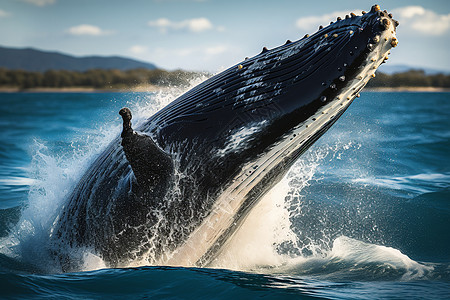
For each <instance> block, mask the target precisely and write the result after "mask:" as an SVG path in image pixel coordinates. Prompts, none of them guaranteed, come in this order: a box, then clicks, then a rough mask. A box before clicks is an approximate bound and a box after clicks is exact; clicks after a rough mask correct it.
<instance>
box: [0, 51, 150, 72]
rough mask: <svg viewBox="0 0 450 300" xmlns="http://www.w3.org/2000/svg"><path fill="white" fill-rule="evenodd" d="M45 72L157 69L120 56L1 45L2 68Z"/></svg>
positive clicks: (0, 59)
mask: <svg viewBox="0 0 450 300" xmlns="http://www.w3.org/2000/svg"><path fill="white" fill-rule="evenodd" d="M2 67H3V68H7V69H11V70H19V69H20V70H25V71H36V72H45V71H48V70H68V71H80V72H84V71H87V70H90V69H118V70H122V71H126V70H131V69H138V68H144V69H150V70H152V69H156V66H155V65H154V64H151V63H146V62H141V61H137V60H134V59H130V58H124V57H119V56H108V57H102V56H84V57H75V56H71V55H67V54H62V53H58V52H46V51H41V50H36V49H33V48H25V49H16V48H5V47H0V68H2Z"/></svg>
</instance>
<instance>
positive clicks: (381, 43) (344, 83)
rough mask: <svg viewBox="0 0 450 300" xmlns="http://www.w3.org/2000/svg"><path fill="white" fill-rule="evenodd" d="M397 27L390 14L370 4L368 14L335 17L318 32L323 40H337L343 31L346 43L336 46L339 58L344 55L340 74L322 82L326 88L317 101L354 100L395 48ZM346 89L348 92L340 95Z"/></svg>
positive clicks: (396, 22)
mask: <svg viewBox="0 0 450 300" xmlns="http://www.w3.org/2000/svg"><path fill="white" fill-rule="evenodd" d="M398 25H399V22H398V21H396V20H395V19H393V16H392V14H390V13H388V12H387V11H381V8H380V7H379V5H373V6H372V8H371V10H370V11H369V12H368V13H366V12H364V11H363V12H362V13H361V15H360V16H356V15H355V14H354V13H351V14H350V16H349V15H347V16H345V18H343V19H341V18H339V17H338V19H337V21H336V22H332V24H330V26H328V27H326V28H323V29H321V30H319V31H318V32H317V33H316V34H315V35H317V34H323V36H324V37H325V36H327V37H326V39H332V38H336V39H337V38H338V35H339V34H341V32H342V31H347V35H348V40H347V42H346V43H343V44H342V46H339V45H336V48H337V49H339V50H340V55H342V56H347V58H346V61H345V62H343V64H342V66H341V67H338V69H339V70H341V69H342V70H341V73H342V75H339V76H338V74H336V75H335V77H334V78H328V82H325V84H326V86H328V88H327V89H325V90H323V92H322V94H321V95H320V96H319V97H318V98H319V99H322V102H324V101H323V100H324V98H326V99H338V100H339V98H342V97H345V98H347V100H353V99H354V98H355V97H357V96H359V92H360V90H361V89H362V88H363V87H364V86H365V85H366V84H367V82H368V81H369V80H370V79H371V78H373V77H375V71H376V70H377V68H378V67H379V66H380V65H381V64H382V63H384V62H385V61H386V60H387V59H388V55H389V54H390V49H391V48H393V47H396V46H397V45H398V39H397V37H396V28H397V26H398ZM315 35H313V36H315ZM337 43H338V42H336V44H337ZM332 51H334V50H332ZM348 89H350V90H351V91H350V92H347V93H345V95H340V94H342V93H343V92H344V91H346V90H348ZM325 102H326V101H325Z"/></svg>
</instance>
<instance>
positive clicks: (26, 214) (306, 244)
mask: <svg viewBox="0 0 450 300" xmlns="http://www.w3.org/2000/svg"><path fill="white" fill-rule="evenodd" d="M204 79H205V78H199V79H196V80H195V81H194V82H192V86H195V85H197V84H198V83H199V82H200V81H202V80H204ZM189 88H190V87H189ZM182 92H183V90H180V89H171V90H169V91H164V92H159V93H157V94H143V95H142V94H141V95H135V99H133V100H132V101H131V102H129V103H128V105H129V106H130V107H131V109H132V110H133V111H134V119H133V123H134V126H136V127H138V126H139V124H141V123H142V122H143V121H145V120H146V119H147V118H148V117H149V116H151V115H153V114H154V113H155V112H156V111H158V110H159V109H161V108H162V107H164V106H166V105H167V104H168V103H170V102H171V101H172V100H173V99H175V98H176V95H178V94H180V93H182ZM117 121H118V119H116V120H113V121H112V122H110V123H105V124H104V125H103V126H100V128H99V129H98V130H96V132H95V134H92V135H89V136H88V137H86V136H82V137H79V139H87V140H89V142H88V143H86V145H88V146H80V145H79V143H77V140H74V142H73V143H72V144H71V145H70V146H69V149H68V152H70V153H69V154H54V153H52V149H49V148H48V147H47V146H46V144H45V143H44V142H42V141H35V143H34V150H33V153H34V155H33V158H32V163H31V167H30V177H31V178H32V179H33V180H32V181H30V192H29V196H28V203H27V206H26V207H25V208H24V209H23V211H22V216H21V219H20V221H19V222H18V224H17V225H16V226H15V227H14V228H13V230H12V231H11V234H10V236H8V237H7V238H4V239H3V240H1V241H0V253H2V254H5V255H8V256H9V257H15V258H18V259H20V260H22V261H27V262H29V263H30V264H32V265H34V266H35V267H36V268H38V269H39V270H40V271H43V272H51V273H53V272H61V269H60V267H59V264H58V263H57V262H55V261H54V258H53V256H52V249H51V246H50V244H49V236H50V235H51V233H52V232H51V229H52V227H53V225H54V222H55V220H56V219H57V217H58V213H59V211H60V210H61V208H62V207H63V206H64V204H65V201H66V200H67V198H68V195H69V193H70V192H71V190H72V189H73V188H74V186H75V185H76V184H77V182H78V181H79V179H80V177H81V176H82V175H83V174H84V172H85V170H86V169H87V168H88V166H89V165H90V164H91V163H92V161H93V160H94V159H95V158H96V156H97V155H98V154H99V153H100V152H101V151H103V149H105V147H106V146H107V145H108V144H109V142H110V141H111V140H112V139H113V138H115V137H116V136H117V135H118V134H120V130H121V124H120V123H119V122H117ZM346 138H347V137H342V139H343V140H346ZM359 147H361V145H360V144H359V143H357V142H354V141H352V140H350V142H345V143H343V142H335V143H334V144H333V143H332V144H330V145H322V146H319V147H312V148H311V149H310V150H309V151H307V152H306V153H305V154H304V155H303V156H302V157H301V158H300V159H299V160H298V161H297V162H296V163H295V165H294V166H293V167H292V168H291V170H290V172H289V173H288V175H287V176H286V177H285V178H284V179H283V180H282V181H281V182H280V183H278V184H277V185H276V186H275V187H274V188H273V189H272V190H271V191H270V192H269V193H268V194H266V195H265V196H264V197H263V198H262V199H261V200H260V201H259V203H258V204H257V205H256V206H255V207H254V208H253V210H252V211H251V212H250V214H249V215H248V216H247V218H246V220H245V221H244V222H243V224H242V225H241V227H240V229H239V230H238V231H237V232H236V233H235V234H234V235H233V237H232V238H231V239H230V240H229V241H228V242H227V244H226V245H225V247H223V249H222V250H221V253H220V254H219V255H218V257H217V258H216V260H215V261H214V262H213V263H212V264H211V267H215V268H227V269H234V270H243V271H253V272H274V273H286V272H287V273H295V274H309V275H317V274H322V275H323V274H324V273H325V274H326V276H331V277H332V276H336V277H339V276H343V275H342V272H343V270H345V271H346V276H350V277H351V276H355V277H357V276H359V274H360V272H363V271H364V270H366V271H367V269H370V270H371V272H372V274H376V273H377V272H381V273H383V272H384V273H386V272H387V273H389V272H390V274H392V276H394V277H396V278H401V279H405V280H406V279H410V278H418V277H419V278H420V277H422V276H426V275H427V274H428V273H429V272H431V271H432V267H429V266H424V265H421V264H419V263H417V262H415V261H413V260H411V259H409V258H408V257H407V256H406V255H404V254H402V253H400V251H398V250H396V249H394V248H390V247H385V246H378V245H375V244H372V243H368V242H367V241H360V240H358V239H354V238H350V237H347V236H346V235H344V234H340V235H336V234H332V233H330V230H329V227H330V226H329V223H328V222H326V221H323V222H319V223H318V224H319V225H317V224H316V225H315V227H314V228H312V229H311V228H306V227H305V226H304V224H305V223H306V224H307V222H304V223H298V222H297V221H296V220H298V219H302V218H303V219H305V218H306V217H307V215H308V214H309V212H310V211H309V209H308V201H309V199H308V194H307V193H305V190H306V189H307V188H308V187H309V186H310V185H311V183H312V182H320V181H321V180H323V178H322V177H321V176H320V172H318V170H319V169H320V166H321V165H322V164H323V162H324V161H326V160H331V159H333V160H340V159H342V158H341V157H342V156H343V154H344V153H346V152H347V151H350V150H358V149H359ZM353 181H354V182H356V183H358V181H357V180H353ZM319 217H320V218H324V219H326V218H327V217H329V216H327V215H326V213H325V214H324V215H323V216H319ZM299 224H300V225H299ZM375 225H376V224H375ZM313 230H314V231H315V232H317V233H318V234H316V235H313V234H311V232H312V231H313ZM78 250H79V251H80V259H82V261H83V264H82V269H81V270H82V271H86V270H95V269H100V268H104V267H105V263H104V262H103V261H102V259H101V258H100V257H98V256H97V255H95V253H93V252H92V251H90V250H89V249H78ZM148 264H149V260H146V259H137V260H136V261H133V262H131V263H130V264H129V265H128V266H133V267H135V266H141V265H148ZM349 269H351V270H353V271H350V272H349ZM374 276H375V275H374Z"/></svg>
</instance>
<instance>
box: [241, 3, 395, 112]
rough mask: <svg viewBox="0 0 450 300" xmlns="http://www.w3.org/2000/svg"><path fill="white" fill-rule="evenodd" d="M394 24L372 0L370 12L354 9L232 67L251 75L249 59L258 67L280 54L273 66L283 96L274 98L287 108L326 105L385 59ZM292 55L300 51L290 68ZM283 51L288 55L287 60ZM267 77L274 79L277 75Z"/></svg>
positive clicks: (349, 95) (355, 90)
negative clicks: (294, 67)
mask: <svg viewBox="0 0 450 300" xmlns="http://www.w3.org/2000/svg"><path fill="white" fill-rule="evenodd" d="M398 25H399V23H398V22H397V21H396V20H395V19H393V16H392V14H390V13H388V12H387V11H382V10H381V8H380V6H379V5H374V6H372V8H371V10H370V11H369V12H364V11H363V12H361V14H360V15H356V14H355V13H353V12H352V13H349V14H348V15H346V16H344V17H343V18H341V17H337V20H336V21H334V22H331V23H330V25H328V26H326V27H324V26H319V29H318V31H317V32H315V33H312V34H306V35H305V36H304V37H303V38H302V39H300V40H298V41H296V42H291V41H290V40H288V41H287V42H286V43H285V44H284V45H282V46H280V47H277V48H274V49H270V50H269V49H267V48H266V47H264V48H263V50H262V52H261V53H260V54H259V55H257V56H255V57H254V58H252V59H250V60H246V61H244V62H242V63H241V64H239V65H238V66H237V67H236V68H237V71H238V72H242V74H244V75H245V74H248V75H250V74H251V73H252V72H253V69H252V65H251V64H255V65H256V66H257V67H258V64H260V61H263V60H266V61H269V62H270V59H271V57H276V56H277V55H278V58H276V59H279V61H278V62H277V63H275V64H274V66H273V68H272V70H273V71H272V72H273V73H274V74H282V76H279V77H278V78H279V80H280V81H281V80H283V82H281V83H280V84H279V85H280V86H283V88H284V90H283V91H282V92H281V93H285V94H286V97H280V98H278V100H277V104H278V105H279V107H281V110H283V111H284V112H285V113H290V112H293V111H295V110H297V109H299V108H301V107H304V106H306V105H309V104H311V103H312V102H314V103H316V106H324V105H327V104H328V103H329V102H331V101H333V100H340V99H341V98H343V97H344V98H346V99H348V100H353V99H354V98H355V97H357V96H358V95H359V92H360V91H361V90H362V88H363V87H364V86H365V85H366V84H367V82H368V81H369V80H370V79H371V78H373V77H375V71H376V69H377V68H378V67H379V66H380V65H381V64H382V63H383V62H385V61H386V60H387V59H388V55H389V54H390V51H389V50H390V49H391V48H393V47H396V46H397V44H398V40H397V37H396V28H397V26H398ZM295 56H297V57H298V58H297V60H298V64H297V65H298V67H297V70H293V68H292V61H293V60H294V57H295ZM280 57H281V59H280ZM284 57H287V59H286V60H285V61H286V62H284V61H283V59H284ZM257 67H256V68H257ZM247 68H248V71H247ZM276 68H279V70H280V71H277V70H276ZM283 68H284V70H288V68H289V70H292V71H289V72H291V73H290V74H293V73H295V72H297V74H298V75H297V76H296V77H295V78H294V79H292V80H291V81H289V80H285V79H284V78H288V77H289V75H284V74H288V73H289V72H288V71H284V70H283ZM271 78H272V79H271V80H274V81H275V80H276V79H274V78H275V76H271ZM349 90H350V91H351V92H349ZM294 99H295V100H294Z"/></svg>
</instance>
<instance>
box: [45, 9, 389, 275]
mask: <svg viewBox="0 0 450 300" xmlns="http://www.w3.org/2000/svg"><path fill="white" fill-rule="evenodd" d="M382 17H383V18H387V19H389V20H390V21H391V22H395V21H394V20H393V19H391V18H390V16H387V15H386V16H382ZM380 18H381V16H380V11H376V9H374V8H372V10H371V11H370V12H369V13H367V14H364V15H363V16H352V17H349V18H348V19H343V20H341V21H338V22H335V23H333V24H331V25H330V26H327V27H325V28H322V29H320V30H319V31H318V32H316V33H315V34H314V35H312V36H310V37H305V38H303V39H301V40H299V41H296V42H290V41H288V42H287V43H286V44H285V45H283V46H280V47H278V48H275V49H271V50H263V52H262V53H260V54H259V55H256V56H255V57H252V58H250V59H247V60H244V61H243V62H241V63H240V64H238V65H236V66H233V67H231V68H230V69H228V70H226V71H223V72H222V73H220V74H218V75H216V76H214V77H212V78H210V79H208V80H206V81H205V82H203V83H201V84H200V85H198V86H197V87H195V88H193V89H192V90H190V91H188V92H187V93H185V94H183V95H182V96H180V97H179V98H177V99H176V100H174V101H173V102H172V103H170V104H169V105H168V106H166V107H165V108H163V109H161V110H160V111H159V112H157V113H156V114H155V115H153V116H151V117H150V118H149V119H148V120H147V121H146V122H145V123H144V124H143V125H142V126H140V127H139V128H136V129H135V130H133V129H132V126H131V112H130V111H129V110H128V109H126V108H125V109H122V110H121V111H120V114H121V116H122V118H123V132H122V135H121V137H118V138H116V139H115V140H114V141H112V142H111V144H110V145H109V146H108V147H107V149H106V150H105V151H104V152H103V153H101V154H100V155H99V157H98V158H97V159H96V160H95V161H94V163H93V164H92V166H91V167H90V168H89V169H88V170H87V171H86V174H85V175H84V176H83V177H82V179H81V180H80V182H79V184H78V185H77V187H76V188H75V190H74V191H73V193H72V194H71V195H70V197H69V199H68V201H67V202H66V203H67V204H66V205H65V207H63V209H62V211H61V214H60V215H59V219H58V222H56V225H55V228H54V231H53V232H54V233H53V240H54V242H55V243H57V244H61V243H62V244H65V245H68V246H71V247H80V246H82V247H87V248H90V249H93V250H94V252H96V253H97V254H99V255H100V256H101V257H102V258H103V259H104V260H105V261H106V262H107V264H108V266H110V267H114V266H119V265H121V264H126V262H127V261H128V260H130V259H133V258H135V257H136V255H137V256H139V255H143V254H144V253H145V251H147V250H148V249H152V257H154V258H156V259H157V258H158V257H160V255H161V254H162V253H163V252H165V251H170V250H173V249H175V248H176V247H177V246H178V245H180V244H181V243H182V242H183V241H185V240H186V238H187V237H188V236H189V234H190V233H191V232H192V230H193V229H195V228H196V226H197V225H198V224H200V222H201V221H202V220H203V219H204V217H205V216H207V215H208V213H209V211H210V208H211V206H212V204H213V203H214V201H215V200H216V199H217V197H218V195H220V192H221V191H223V190H224V189H225V188H226V187H227V186H228V185H229V184H231V181H232V179H233V178H234V177H235V176H236V175H237V174H238V173H239V172H240V170H241V169H242V166H243V165H245V163H247V162H250V161H253V160H255V159H256V158H257V157H259V156H260V155H262V154H264V153H265V152H266V151H268V150H269V149H270V148H271V147H272V146H273V145H276V144H277V143H278V142H279V141H280V140H281V138H282V136H283V135H284V134H285V133H287V132H289V130H291V129H292V128H293V127H295V126H297V125H298V124H301V123H302V122H304V121H305V120H307V119H308V118H309V117H310V116H312V115H314V114H315V113H316V112H317V111H319V110H320V109H321V107H322V106H324V105H326V104H327V103H328V101H331V100H332V99H334V98H335V96H336V95H337V94H338V92H339V91H341V90H343V89H346V87H347V85H348V79H350V78H353V77H355V74H356V73H357V71H358V68H359V67H360V66H361V64H362V63H363V61H365V60H366V58H367V55H368V54H369V53H370V51H371V47H370V46H369V44H370V43H371V42H372V39H373V37H374V36H376V35H377V34H379V33H380V32H382V31H383V30H385V28H384V27H383V25H382V24H381V23H380ZM350 31H353V32H354V33H353V36H352V37H350V35H349V32H350ZM325 34H328V35H329V36H330V37H331V36H332V35H333V34H338V37H337V38H335V39H333V40H330V43H329V45H328V46H324V47H322V48H320V49H319V50H317V51H314V46H315V45H318V44H320V43H321V41H322V40H323V36H324V35H325ZM300 44H303V46H302V48H301V50H300V51H299V53H297V54H296V55H294V56H291V57H288V58H286V59H279V58H280V57H282V56H283V54H284V53H286V52H288V51H289V50H290V49H292V48H293V47H296V46H298V45H300ZM255 62H263V63H264V64H261V68H256V69H255V68H253V69H252V66H254V63H255ZM252 78H260V79H259V81H258V82H262V83H263V84H264V85H262V86H252V85H251V84H250V81H249V80H250V79H252ZM245 87H248V89H247V90H245V91H243V90H242V88H245ZM240 89H241V90H240ZM358 93H359V90H356V91H354V94H353V95H354V96H356V95H357V94H358ZM255 96H259V98H257V99H255V98H253V97H255ZM249 99H250V100H249ZM252 99H253V100H252ZM338 117H339V116H336V117H335V118H334V119H332V120H331V121H330V122H329V123H327V124H326V125H325V126H324V127H323V128H322V130H320V131H318V132H317V133H316V134H314V135H313V136H312V137H311V138H310V140H309V141H308V142H307V143H306V144H305V146H304V147H302V148H299V149H298V150H297V151H296V152H295V153H294V154H293V155H291V156H290V157H287V158H285V159H284V160H283V161H282V162H280V164H279V165H278V166H276V167H275V168H274V169H273V170H271V172H269V173H268V174H267V175H266V177H265V178H264V179H263V180H262V181H261V183H260V184H259V185H258V186H257V187H256V188H255V189H253V190H252V191H251V192H250V193H249V195H248V199H246V201H245V204H244V206H243V207H242V208H241V210H240V212H239V214H238V215H237V216H236V224H239V220H241V219H242V218H243V217H244V216H245V215H246V214H247V213H248V211H249V210H250V209H251V208H252V206H253V205H254V204H255V203H256V202H257V200H258V199H259V198H260V197H261V196H262V195H263V194H264V193H265V192H267V191H268V190H269V189H270V188H271V187H273V185H275V184H276V183H277V182H278V181H279V180H280V179H281V178H282V177H283V176H284V175H285V173H286V172H287V171H288V169H289V167H290V166H291V165H292V164H293V163H294V162H295V160H296V159H297V158H298V156H299V155H301V154H302V153H303V152H304V151H306V150H307V148H308V147H309V146H310V145H311V144H312V143H314V141H315V140H317V139H318V138H319V137H320V136H321V135H322V134H323V133H324V132H325V131H326V130H327V129H328V128H329V127H330V126H331V125H332V124H333V123H334V122H335V121H336V120H337V119H338ZM263 121H265V123H263V124H264V128H263V130H261V131H260V132H259V133H257V134H254V135H253V136H252V137H251V139H250V140H248V141H247V143H246V144H245V145H242V147H241V148H240V149H239V151H235V152H230V153H226V154H225V155H222V156H220V155H217V153H218V151H219V150H220V149H224V148H225V147H226V145H227V143H228V142H229V138H230V136H231V135H232V134H233V133H236V132H237V131H239V130H240V129H241V128H243V127H251V126H253V124H258V123H261V122H263ZM175 170H176V172H175ZM176 174H183V176H177V175H176ZM175 190H176V191H175ZM161 216H162V217H163V219H164V222H162V223H158V222H159V221H158V220H160V218H161ZM157 223H158V225H157V226H156V225H155V224H157ZM236 226H237V225H236ZM234 230H235V228H229V230H228V231H227V234H226V235H224V236H221V238H219V240H218V241H217V243H216V245H215V246H214V247H212V248H211V249H210V251H209V254H208V255H207V256H205V257H204V258H203V259H202V261H200V262H199V265H204V264H207V263H208V260H209V259H210V257H212V256H213V252H214V251H216V250H217V249H218V248H220V245H221V244H222V243H223V242H224V241H225V240H226V238H227V235H229V234H231V233H232V232H233V231H234ZM58 247H59V248H64V247H60V246H58ZM69 252H70V251H68V252H67V253H59V257H60V259H61V262H62V264H63V268H64V269H65V270H70V269H71V268H75V267H74V263H73V261H72V259H71V258H70V253H69ZM75 265H76V264H75Z"/></svg>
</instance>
